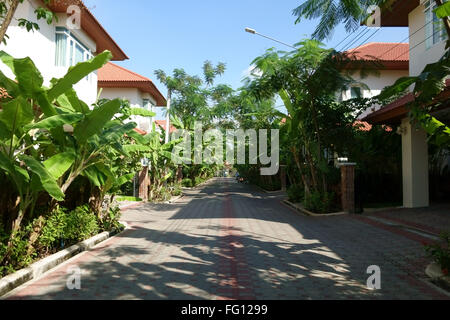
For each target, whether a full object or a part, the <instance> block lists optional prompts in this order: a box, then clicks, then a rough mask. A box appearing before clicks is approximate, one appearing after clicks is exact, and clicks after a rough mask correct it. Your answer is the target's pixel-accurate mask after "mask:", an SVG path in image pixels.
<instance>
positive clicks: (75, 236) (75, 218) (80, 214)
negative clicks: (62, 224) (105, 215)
mask: <svg viewBox="0 0 450 320" xmlns="http://www.w3.org/2000/svg"><path fill="white" fill-rule="evenodd" d="M98 232H99V226H98V222H97V217H96V216H95V215H94V214H92V213H91V212H90V210H89V207H88V206H83V207H78V208H76V209H75V210H74V211H72V212H70V213H69V214H68V215H67V224H66V229H65V234H64V239H65V240H68V241H69V242H71V243H77V242H80V241H83V240H86V239H89V238H90V237H92V236H95V235H96V234H98Z"/></svg>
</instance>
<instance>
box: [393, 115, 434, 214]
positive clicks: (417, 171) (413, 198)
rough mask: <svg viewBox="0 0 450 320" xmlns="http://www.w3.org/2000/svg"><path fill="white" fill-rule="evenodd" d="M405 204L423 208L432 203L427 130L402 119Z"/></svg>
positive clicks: (407, 119) (405, 205)
mask: <svg viewBox="0 0 450 320" xmlns="http://www.w3.org/2000/svg"><path fill="white" fill-rule="evenodd" d="M400 132H401V134H402V162H403V206H404V207H405V208H422V207H428V206H429V205H430V191H429V182H428V143H427V134H426V132H425V131H424V130H423V129H422V128H420V127H417V126H416V125H415V124H411V123H410V119H409V118H405V119H403V120H402V125H401V128H400Z"/></svg>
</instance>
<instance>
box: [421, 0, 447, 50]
mask: <svg viewBox="0 0 450 320" xmlns="http://www.w3.org/2000/svg"><path fill="white" fill-rule="evenodd" d="M444 2H445V1H444ZM424 6H425V26H426V28H425V30H426V32H425V42H426V47H427V49H429V48H431V47H432V46H434V45H435V44H437V43H439V42H441V41H443V40H445V39H446V35H447V33H446V32H445V28H444V24H443V23H442V20H441V19H439V18H438V17H437V15H436V13H435V12H434V10H435V9H436V7H437V5H436V2H435V1H434V0H428V1H425V2H424Z"/></svg>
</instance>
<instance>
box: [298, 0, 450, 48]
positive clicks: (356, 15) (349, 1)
mask: <svg viewBox="0 0 450 320" xmlns="http://www.w3.org/2000/svg"><path fill="white" fill-rule="evenodd" d="M396 1H397V0H306V1H305V2H304V3H303V4H301V5H300V6H298V7H297V8H296V9H294V11H293V14H294V16H296V17H297V20H296V23H299V22H300V21H301V20H302V19H303V18H306V19H316V18H320V23H319V25H318V26H317V28H316V30H315V31H314V33H313V38H315V39H317V40H320V41H322V40H324V39H326V38H329V37H330V36H331V35H332V33H333V31H334V29H335V28H336V27H337V26H338V25H339V24H341V23H344V24H345V29H346V30H347V32H352V31H354V30H356V29H357V28H358V27H359V26H360V25H361V22H362V21H366V19H367V18H368V17H369V16H370V15H371V14H370V12H369V10H368V9H369V8H370V7H371V6H379V7H381V8H384V9H386V8H389V7H390V6H392V5H393V4H394V3H395V2H396ZM434 1H435V2H436V5H437V6H438V7H440V6H442V5H443V2H442V0H434ZM442 19H443V21H444V25H445V28H446V30H447V34H448V35H449V38H450V22H449V20H448V18H447V17H442Z"/></svg>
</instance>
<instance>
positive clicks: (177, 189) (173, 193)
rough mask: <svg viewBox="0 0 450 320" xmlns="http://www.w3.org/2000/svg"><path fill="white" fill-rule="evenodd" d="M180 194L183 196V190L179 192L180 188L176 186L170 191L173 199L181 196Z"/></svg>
mask: <svg viewBox="0 0 450 320" xmlns="http://www.w3.org/2000/svg"><path fill="white" fill-rule="evenodd" d="M182 194H183V190H181V186H180V185H178V184H176V185H174V186H173V189H172V195H173V196H174V197H178V196H181V195H182Z"/></svg>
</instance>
